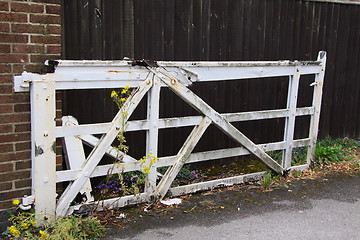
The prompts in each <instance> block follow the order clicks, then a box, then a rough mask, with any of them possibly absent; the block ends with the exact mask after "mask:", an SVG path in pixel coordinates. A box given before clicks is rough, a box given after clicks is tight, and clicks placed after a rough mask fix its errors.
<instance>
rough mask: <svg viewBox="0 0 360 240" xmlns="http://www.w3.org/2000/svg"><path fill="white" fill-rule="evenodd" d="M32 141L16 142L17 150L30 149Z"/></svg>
mask: <svg viewBox="0 0 360 240" xmlns="http://www.w3.org/2000/svg"><path fill="white" fill-rule="evenodd" d="M30 149H31V143H30V142H21V143H16V144H15V151H23V150H30Z"/></svg>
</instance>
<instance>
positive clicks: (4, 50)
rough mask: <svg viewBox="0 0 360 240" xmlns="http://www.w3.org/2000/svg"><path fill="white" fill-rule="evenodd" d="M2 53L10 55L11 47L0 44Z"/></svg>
mask: <svg viewBox="0 0 360 240" xmlns="http://www.w3.org/2000/svg"><path fill="white" fill-rule="evenodd" d="M0 53H10V45H9V44H0Z"/></svg>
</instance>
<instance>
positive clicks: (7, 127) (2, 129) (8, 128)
mask: <svg viewBox="0 0 360 240" xmlns="http://www.w3.org/2000/svg"><path fill="white" fill-rule="evenodd" d="M12 130H13V126H12V125H11V124H4V125H0V134H4V133H10V132H12ZM0 136H1V135H0ZM0 138H1V137H0Z"/></svg>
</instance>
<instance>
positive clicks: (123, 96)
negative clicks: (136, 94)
mask: <svg viewBox="0 0 360 240" xmlns="http://www.w3.org/2000/svg"><path fill="white" fill-rule="evenodd" d="M131 94H132V91H131V90H130V87H129V86H125V87H124V88H123V89H122V90H121V91H115V90H113V91H112V92H111V95H110V96H111V98H112V99H113V101H114V102H115V103H116V105H117V106H118V108H119V110H122V107H123V105H124V103H125V102H126V100H127V99H128V98H129V97H130V96H131ZM121 114H122V122H121V128H120V129H119V132H118V134H117V136H116V138H117V140H118V142H119V144H118V146H117V147H115V149H116V150H117V151H118V152H124V153H127V152H128V151H129V147H128V146H127V145H126V144H125V143H126V138H125V136H124V134H125V132H126V127H127V126H126V123H125V120H126V118H127V116H128V112H126V111H122V112H121ZM118 158H119V160H121V155H119V156H118Z"/></svg>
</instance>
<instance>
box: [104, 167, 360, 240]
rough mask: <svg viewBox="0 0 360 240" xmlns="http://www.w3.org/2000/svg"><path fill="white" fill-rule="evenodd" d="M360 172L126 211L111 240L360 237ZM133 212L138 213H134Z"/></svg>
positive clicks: (239, 189)
mask: <svg viewBox="0 0 360 240" xmlns="http://www.w3.org/2000/svg"><path fill="white" fill-rule="evenodd" d="M359 172H360V171H358V172H357V173H353V174H332V175H329V176H327V177H326V178H325V177H324V178H321V179H317V180H297V181H293V182H292V183H289V184H288V188H281V189H275V190H273V191H269V192H261V191H259V189H257V188H254V187H251V186H250V187H249V186H241V187H236V188H234V189H230V190H226V191H225V190H221V191H213V192H207V193H202V194H194V195H193V196H191V197H188V198H186V199H184V200H183V202H182V203H181V205H179V206H178V207H177V208H160V209H157V210H152V211H150V212H147V213H146V212H143V211H139V210H136V209H128V210H126V211H124V213H125V214H126V215H127V219H126V220H124V223H123V227H122V228H111V229H109V233H108V236H107V237H106V238H105V239H129V240H130V239H133V240H135V239H136V240H142V239H144V240H152V239H169V240H171V239H181V240H185V239H189V240H192V239H194V240H200V239H206V240H213V239H214V240H215V239H216V240H218V239H259V240H261V239H271V240H276V239H286V240H292V239H302V240H304V239H319V240H321V239H326V240H329V239H339V240H342V239H344V240H348V239H359V240H360V201H359V199H360V173H359ZM130 212H132V213H130Z"/></svg>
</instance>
